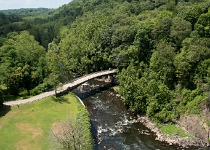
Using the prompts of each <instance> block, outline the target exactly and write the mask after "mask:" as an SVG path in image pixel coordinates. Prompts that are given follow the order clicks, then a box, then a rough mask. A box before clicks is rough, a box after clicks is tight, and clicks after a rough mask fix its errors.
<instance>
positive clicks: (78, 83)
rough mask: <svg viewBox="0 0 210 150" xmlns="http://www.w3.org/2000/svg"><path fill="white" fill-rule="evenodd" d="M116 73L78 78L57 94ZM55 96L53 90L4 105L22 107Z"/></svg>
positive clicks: (65, 85) (107, 71) (105, 72)
mask: <svg viewBox="0 0 210 150" xmlns="http://www.w3.org/2000/svg"><path fill="white" fill-rule="evenodd" d="M115 72H116V70H106V71H101V72H96V73H92V74H88V75H86V76H83V77H80V78H77V79H75V80H74V81H72V82H70V83H68V84H64V85H63V87H62V88H61V90H60V91H57V93H60V92H63V91H65V90H67V89H68V88H71V87H75V86H77V85H80V84H82V83H85V82H87V81H88V80H91V79H93V78H96V77H100V76H104V75H109V74H113V73H115ZM54 94H55V90H52V91H49V92H45V93H42V94H39V95H36V96H34V97H31V98H28V99H23V100H17V101H9V102H4V103H3V104H4V105H7V106H14V105H21V104H26V103H30V102H33V101H37V100H40V99H43V98H46V97H49V96H52V95H54Z"/></svg>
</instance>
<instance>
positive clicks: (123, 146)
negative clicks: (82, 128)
mask: <svg viewBox="0 0 210 150" xmlns="http://www.w3.org/2000/svg"><path fill="white" fill-rule="evenodd" d="M103 85H105V83H104V82H100V81H95V80H91V81H89V82H87V83H85V84H83V85H81V86H80V87H78V88H77V89H75V90H74V91H73V92H74V93H75V94H76V95H77V96H79V97H80V98H81V99H82V101H83V102H84V104H85V106H86V108H87V109H88V111H89V113H90V119H91V126H92V127H91V132H92V135H93V137H94V140H95V145H94V147H93V150H106V149H107V150H175V149H183V148H181V147H179V146H177V145H168V144H166V143H164V142H160V141H156V140H155V134H154V133H152V132H151V131H150V129H148V128H147V127H145V126H144V125H143V124H142V123H132V122H133V119H135V116H134V115H133V114H132V113H131V112H129V111H128V110H127V109H126V107H125V106H124V105H123V103H122V100H121V99H120V98H119V97H118V96H117V93H115V92H114V90H113V89H112V88H110V86H105V87H103V88H100V87H101V86H103ZM185 149H186V148H185ZM189 149H192V148H189Z"/></svg>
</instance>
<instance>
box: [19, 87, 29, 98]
mask: <svg viewBox="0 0 210 150" xmlns="http://www.w3.org/2000/svg"><path fill="white" fill-rule="evenodd" d="M19 95H20V96H21V97H23V98H26V97H27V96H28V91H27V90H26V89H22V90H20V92H19Z"/></svg>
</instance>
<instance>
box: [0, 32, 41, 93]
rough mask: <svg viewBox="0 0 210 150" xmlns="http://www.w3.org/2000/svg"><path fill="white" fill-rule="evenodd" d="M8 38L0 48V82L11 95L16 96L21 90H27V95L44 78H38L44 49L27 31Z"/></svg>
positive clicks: (13, 34)
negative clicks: (0, 70)
mask: <svg viewBox="0 0 210 150" xmlns="http://www.w3.org/2000/svg"><path fill="white" fill-rule="evenodd" d="M8 36H9V39H8V40H7V41H6V42H5V43H4V45H3V46H2V47H1V48H0V57H1V58H0V61H1V65H0V68H1V69H2V72H1V73H0V80H1V81H2V82H3V84H5V85H6V86H7V87H8V90H9V91H10V92H11V94H15V95H17V94H19V93H20V92H21V91H23V90H27V92H28V94H29V91H30V90H31V89H33V88H34V87H36V86H37V84H38V83H40V82H42V81H43V79H44V76H45V75H44V74H43V75H41V76H40V75H39V76H38V74H39V73H38V68H39V67H38V66H39V61H40V58H42V57H44V56H45V51H44V48H43V47H42V46H40V45H39V43H38V42H37V41H35V39H34V37H33V36H31V35H30V34H29V32H28V31H22V32H21V33H20V34H18V33H11V34H8ZM40 69H41V68H39V70H40ZM40 73H41V72H40ZM40 77H41V78H40Z"/></svg>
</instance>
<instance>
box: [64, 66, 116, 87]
mask: <svg viewBox="0 0 210 150" xmlns="http://www.w3.org/2000/svg"><path fill="white" fill-rule="evenodd" d="M107 71H110V72H113V73H115V72H116V69H112V70H110V69H109V70H104V71H97V72H93V73H90V74H85V75H82V76H80V77H77V78H74V79H73V80H71V81H69V82H67V83H73V82H74V81H76V80H79V79H82V78H84V77H87V76H91V75H94V74H98V73H103V72H107ZM64 84H66V83H64Z"/></svg>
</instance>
